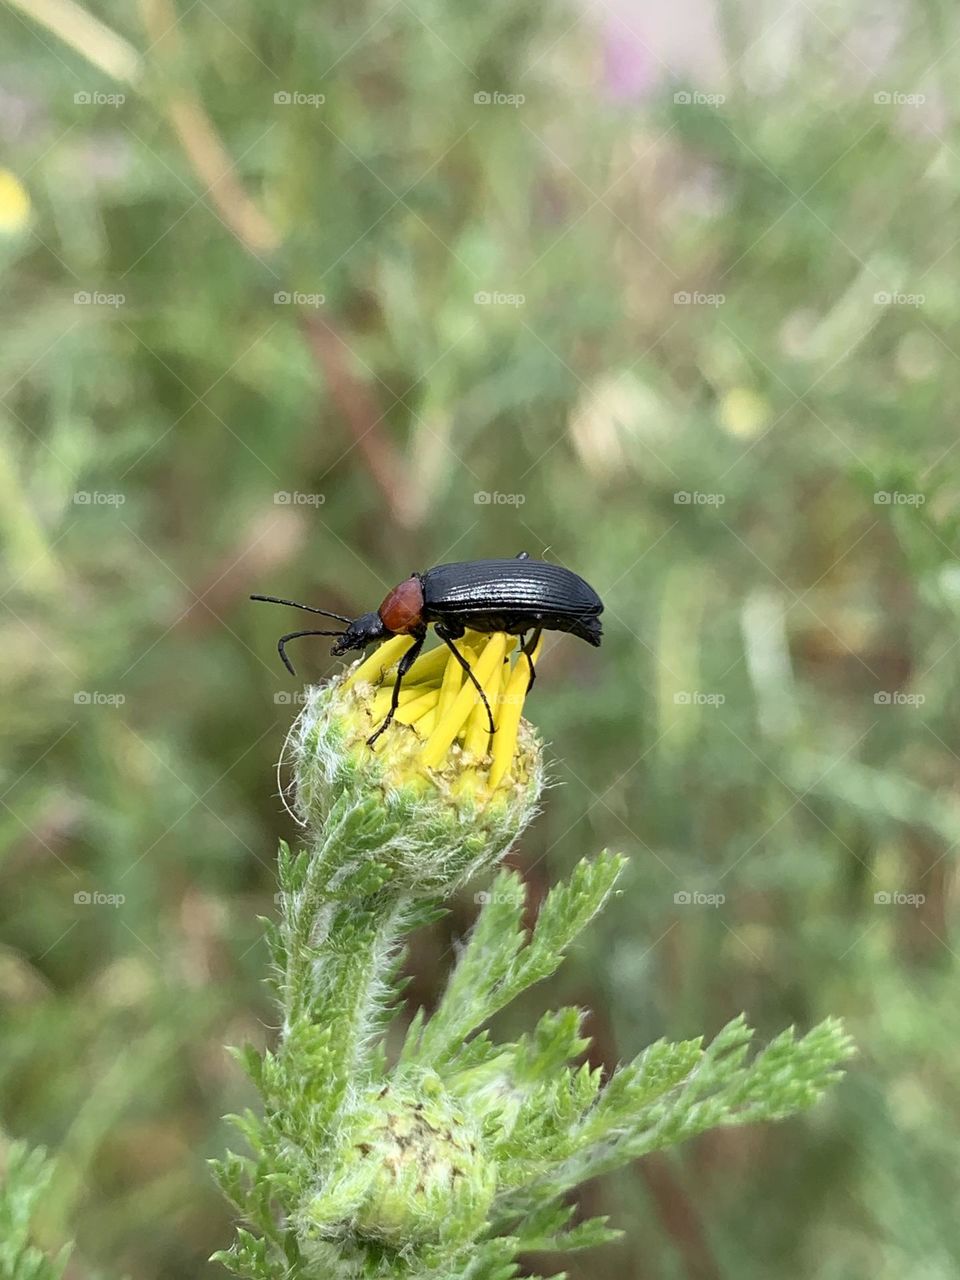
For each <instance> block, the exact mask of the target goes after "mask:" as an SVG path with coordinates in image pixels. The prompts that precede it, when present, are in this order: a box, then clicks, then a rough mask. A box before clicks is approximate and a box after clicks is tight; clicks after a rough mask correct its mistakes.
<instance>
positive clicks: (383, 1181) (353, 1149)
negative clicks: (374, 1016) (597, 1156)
mask: <svg viewBox="0 0 960 1280" xmlns="http://www.w3.org/2000/svg"><path fill="white" fill-rule="evenodd" d="M343 1141H344V1150H343V1157H344V1159H343V1165H342V1168H343V1170H344V1173H345V1174H346V1176H347V1178H348V1179H351V1178H355V1176H356V1174H357V1173H363V1174H365V1175H366V1176H365V1177H363V1179H362V1182H363V1184H364V1185H365V1191H364V1193H363V1195H362V1199H361V1200H360V1203H359V1204H358V1205H356V1206H355V1207H354V1209H353V1212H352V1213H351V1214H350V1217H349V1220H348V1221H347V1222H345V1223H342V1224H340V1226H339V1231H340V1232H342V1233H343V1234H347V1235H353V1236H355V1237H357V1238H359V1239H361V1240H372V1241H382V1242H383V1243H384V1244H387V1245H390V1244H397V1245H400V1244H403V1245H421V1244H439V1243H441V1242H442V1243H445V1244H455V1243H457V1242H458V1241H460V1240H468V1239H470V1238H471V1237H472V1236H474V1235H475V1234H476V1233H477V1231H478V1230H479V1229H480V1227H481V1226H482V1225H483V1223H484V1221H485V1220H486V1216H487V1213H488V1210H489V1208H490V1205H491V1202H492V1200H493V1195H494V1191H495V1189H496V1174H495V1166H494V1164H493V1162H492V1161H491V1160H490V1159H489V1158H488V1157H487V1155H486V1153H485V1151H484V1146H483V1138H482V1134H481V1132H480V1127H479V1125H478V1124H476V1123H475V1122H474V1121H472V1120H471V1119H470V1118H468V1117H467V1116H466V1115H465V1113H464V1111H463V1109H462V1107H461V1106H460V1104H459V1103H458V1102H456V1101H455V1100H454V1099H453V1098H451V1097H450V1096H449V1094H447V1093H446V1092H445V1091H444V1090H443V1087H442V1086H441V1085H440V1083H439V1081H438V1080H437V1079H436V1078H435V1077H432V1078H429V1077H428V1078H427V1079H426V1080H425V1081H423V1082H422V1083H421V1084H420V1085H418V1086H417V1087H409V1086H405V1085H389V1086H385V1087H384V1088H382V1089H380V1090H378V1091H376V1092H371V1094H370V1095H369V1096H368V1098H367V1099H366V1101H365V1102H364V1103H363V1104H362V1105H361V1106H360V1108H359V1109H358V1111H357V1112H356V1113H355V1114H354V1115H353V1116H352V1117H351V1120H350V1121H349V1127H348V1130H347V1132H346V1133H345V1135H344V1140H343ZM324 1200H325V1197H324V1192H323V1189H321V1191H320V1194H319V1196H318V1198H317V1200H316V1201H315V1202H314V1205H313V1206H312V1207H310V1206H308V1209H307V1213H306V1216H305V1219H304V1226H305V1230H306V1233H307V1234H308V1235H309V1234H310V1233H311V1225H315V1226H316V1227H317V1228H319V1231H320V1233H324V1234H326V1233H329V1231H330V1230H331V1224H323V1223H321V1222H316V1219H315V1216H314V1215H315V1214H317V1213H322V1212H323V1207H324ZM311 1220H313V1221H312V1223H311Z"/></svg>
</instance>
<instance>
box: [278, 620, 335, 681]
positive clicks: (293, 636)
mask: <svg viewBox="0 0 960 1280" xmlns="http://www.w3.org/2000/svg"><path fill="white" fill-rule="evenodd" d="M342 635H343V632H342V631H288V632H287V634H286V635H285V636H281V637H280V639H279V640H278V641H277V653H279V655H280V661H281V662H282V663H283V665H284V666H285V667H286V668H287V670H288V671H289V672H290V674H291V675H292V676H295V675H296V674H297V673H296V672H295V671H294V669H293V663H292V662H291V661H290V659H289V658H288V657H287V653H286V646H287V641H288V640H299V639H300V637H301V636H342Z"/></svg>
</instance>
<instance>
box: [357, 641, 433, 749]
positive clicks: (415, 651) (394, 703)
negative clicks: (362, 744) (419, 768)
mask: <svg viewBox="0 0 960 1280" xmlns="http://www.w3.org/2000/svg"><path fill="white" fill-rule="evenodd" d="M426 638H427V631H426V628H424V629H423V631H422V632H421V633H420V635H418V636H417V638H416V640H415V641H414V642H413V644H412V645H411V646H410V648H409V649H408V650H407V651H406V653H405V654H404V655H403V657H402V658H401V659H400V661H399V662H398V663H397V678H396V680H395V681H394V685H393V693H392V695H391V697H390V710H389V711H388V712H387V714H386V718H385V719H384V722H383V724H382V725H381V726H380V728H379V729H377V730H376V732H375V733H372V734H371V735H370V737H369V738H368V739H367V746H368V747H372V746H373V744H374V743H375V742H376V740H377V739H378V738H379V737H380V735H381V733H383V731H384V729H386V727H387V725H388V724H389V723H390V721H391V720H392V719H393V717H394V715H395V714H396V711H397V707H398V706H399V705H400V686H401V684H402V683H403V677H404V676H405V675H406V674H407V672H408V671H409V670H410V668H411V667H412V666H413V664H414V663H415V662H416V660H417V658H418V657H419V656H420V650H421V649H422V648H423V642H424V640H426Z"/></svg>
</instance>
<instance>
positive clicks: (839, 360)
mask: <svg viewBox="0 0 960 1280" xmlns="http://www.w3.org/2000/svg"><path fill="white" fill-rule="evenodd" d="M174 3H176V5H177V7H176V8H174V7H173V5H174ZM0 32H2V50H3V52H2V54H0V147H2V152H0V166H2V173H0V272H2V276H3V289H2V295H0V316H2V319H0V324H2V333H3V341H2V343H0V433H2V434H0V530H2V539H3V548H4V550H3V568H2V581H0V598H2V604H3V608H2V609H0V650H2V661H0V681H2V690H3V704H4V715H3V719H2V728H0V734H2V738H0V741H2V761H0V837H2V839H0V850H2V852H0V886H2V887H0V931H2V932H0V1024H2V1049H0V1121H2V1126H3V1132H4V1134H5V1135H6V1136H5V1138H4V1139H3V1141H9V1140H10V1139H12V1138H18V1137H26V1138H28V1139H29V1140H30V1141H31V1142H34V1143H44V1144H46V1145H47V1146H48V1147H49V1148H50V1149H51V1150H52V1151H53V1152H54V1153H56V1155H57V1157H58V1170H57V1175H56V1179H55V1181H54V1184H53V1187H52V1189H51V1191H50V1193H49V1194H48V1195H47V1197H46V1199H45V1203H44V1212H43V1220H42V1222H41V1224H40V1229H41V1236H42V1239H43V1241H44V1243H46V1244H47V1245H49V1246H50V1247H54V1246H56V1245H57V1244H59V1243H60V1242H61V1241H62V1240H63V1239H65V1238H68V1237H69V1236H71V1235H75V1236H76V1238H77V1249H76V1252H75V1254H74V1258H73V1260H72V1262H71V1264H70V1270H69V1272H68V1274H69V1276H70V1278H71V1280H93V1278H94V1277H98V1276H103V1277H110V1278H111V1280H115V1278H117V1277H121V1276H135V1277H137V1280H172V1278H174V1277H177V1278H178V1280H179V1278H183V1277H201V1276H203V1277H207V1276H210V1277H213V1276H215V1275H217V1274H221V1273H220V1271H219V1269H218V1268H216V1267H214V1266H212V1265H211V1264H209V1263H207V1262H206V1261H205V1260H206V1258H207V1257H208V1255H209V1254H210V1253H211V1251H212V1250H214V1249H215V1248H218V1247H222V1246H224V1245H225V1244H227V1243H228V1242H229V1239H230V1235H231V1225H230V1218H229V1213H228V1211H227V1208H226V1207H225V1205H224V1204H223V1203H222V1202H221V1200H220V1198H219V1195H218V1193H217V1191H216V1190H215V1188H214V1187H213V1185H212V1183H211V1181H210V1178H209V1176H208V1172H207V1169H206V1167H205V1163H204V1161H205V1159H206V1158H207V1157H210V1156H212V1155H214V1154H217V1153H219V1152H221V1151H222V1150H223V1148H224V1146H225V1145H226V1143H227V1141H228V1133H227V1129H226V1126H225V1125H224V1124H223V1123H222V1121H221V1119H220V1117H221V1115H222V1114H223V1113H225V1112H227V1111H233V1110H237V1109H239V1108H241V1107H242V1106H244V1105H247V1104H248V1103H250V1102H251V1101H252V1099H251V1097H250V1094H249V1091H248V1088H247V1086H246V1084H245V1082H244V1080H243V1079H242V1077H241V1075H240V1073H239V1071H238V1070H237V1068H236V1067H235V1066H234V1065H233V1064H232V1062H231V1060H230V1059H229V1058H228V1056H227V1055H226V1054H225V1052H224V1050H223V1045H224V1044H227V1043H239V1042H242V1041H243V1040H245V1039H251V1040H253V1041H254V1042H256V1043H259V1044H263V1043H266V1042H268V1041H269V1040H270V1038H271V1036H272V1035H273V1027H274V1016H275V1015H274V1012H273V1009H272V1008H271V1005H270V1002H269V999H268V996H267V993H266V989H265V987H264V984H263V981H262V979H263V976H264V972H265V965H266V953H265V948H264V946H263V944H262V942H261V926H260V924H259V923H258V920H257V916H258V914H267V915H269V914H271V913H272V912H273V911H274V904H273V894H274V872H273V857H274V849H275V846H276V840H277V837H278V836H281V835H282V836H285V837H287V838H293V836H294V831H293V829H292V826H291V824H290V822H289V820H288V818H287V817H286V815H285V814H284V812H283V810H282V807H281V804H280V801H279V798H278V789H277V783H276V779H275V777H274V764H275V762H276V760H277V757H278V755H279V753H280V749H281V745H282V742H283V739H284V736H285V733H286V731H287V728H288V726H289V724H290V721H291V719H292V716H293V715H294V714H295V712H296V707H297V702H298V697H299V693H300V686H299V685H298V684H297V682H296V681H293V680H291V679H290V678H288V676H287V675H286V673H285V672H284V671H283V669H282V668H281V667H280V665H279V662H278V661H277V660H276V655H275V652H274V643H275V639H276V637H277V635H278V634H279V633H280V632H281V631H282V630H284V629H286V626H289V627H293V626H295V625H296V624H297V617H296V615H293V616H292V617H291V616H289V615H288V614H285V613H284V612H283V611H282V610H279V609H277V610H271V609H269V608H267V607H264V606H256V605H251V604H249V603H248V602H247V595H248V593H249V592H251V591H266V592H272V593H277V594H287V595H291V596H294V597H297V598H301V599H306V600H309V601H311V602H315V603H318V604H324V605H326V606H328V607H330V608H332V609H335V610H338V611H340V612H345V613H348V614H354V613H357V612H360V611H362V610H365V609H368V608H372V607H375V606H376V604H377V603H378V602H379V600H380V599H381V598H382V596H383V595H384V594H385V592H386V590H387V588H388V587H389V586H391V585H392V584H393V583H394V582H396V581H398V580H399V579H401V578H403V577H406V576H407V575H408V574H409V573H410V571H411V570H412V569H414V568H426V567H428V566H430V565H431V564H434V563H437V562H441V561H443V560H449V559H468V558H472V557H479V556H485V555H512V554H514V553H515V552H517V551H519V550H521V549H526V550H528V551H529V552H530V553H531V554H532V555H534V556H542V557H545V558H548V559H551V560H555V561H557V562H559V563H562V564H566V565H569V566H571V567H573V568H575V569H576V570H577V571H578V572H580V573H582V574H583V575H584V576H585V577H586V578H588V579H589V580H590V581H591V582H592V583H593V584H594V585H595V586H596V587H597V589H598V590H599V591H600V593H601V595H602V596H603V597H604V599H605V601H606V605H607V610H606V614H605V618H604V621H605V629H606V639H605V644H604V647H603V649H601V650H600V651H599V652H596V651H593V650H590V649H588V648H587V647H586V646H584V645H581V644H578V643H577V642H576V641H574V640H571V639H568V638H563V637H557V636H553V637H551V638H550V640H549V643H548V646H547V651H546V653H545V656H544V658H543V661H542V666H541V673H540V680H539V682H538V684H537V688H536V691H535V694H534V695H533V697H532V699H531V701H530V703H529V704H528V714H529V715H530V717H531V718H532V719H533V720H534V721H535V722H536V723H537V724H538V725H539V726H540V728H541V730H542V732H543V734H544V736H545V738H546V740H547V742H548V744H549V747H548V751H549V758H550V761H551V771H552V775H553V778H554V780H555V782H556V783H557V784H558V785H557V786H556V787H554V788H553V789H552V790H551V791H550V792H548V793H547V796H546V803H545V806H544V810H543V813H542V815H541V816H540V817H539V819H538V820H537V822H536V823H535V825H534V827H533V828H532V829H531V831H530V832H528V834H527V835H526V837H525V838H524V840H523V842H522V845H521V847H520V848H519V849H518V850H517V851H516V853H515V855H514V860H515V862H516V865H518V866H519V867H521V868H522V869H523V870H524V872H525V874H526V876H527V878H528V880H529V883H530V892H531V901H535V900H536V898H537V896H538V895H539V894H541V893H542V892H543V891H544V888H545V887H546V886H547V885H549V884H550V883H552V882H553V881H554V880H556V879H557V878H558V877H560V876H561V875H562V874H563V873H564V871H565V870H566V869H568V868H569V867H570V866H571V865H572V863H573V862H574V861H575V860H576V859H578V858H579V857H581V856H583V855H585V854H590V853H592V852H596V851H597V850H598V849H600V848H601V847H602V846H603V845H605V844H608V845H611V846H615V847H618V848H621V849H623V850H624V851H626V852H627V853H629V854H630V855H631V858H632V861H631V869H630V872H629V875H628V877H627V880H626V882H625V891H624V893H623V894H622V895H621V896H620V897H619V898H618V899H617V900H616V902H615V904H614V905H613V906H612V907H611V908H610V909H609V910H608V911H607V913H606V915H605V916H604V917H603V919H602V921H600V922H599V923H598V924H597V925H596V926H595V927H594V930H593V932H592V933H591V934H590V936H589V938H588V940H587V941H586V942H585V943H584V944H583V945H582V946H581V947H580V948H579V949H578V950H576V951H575V953H574V954H573V956H572V957H571V959H570V961H569V962H568V964H567V965H566V966H565V968H564V969H563V971H562V972H561V975H560V976H559V977H558V979H557V980H556V981H555V982H554V983H553V984H551V987H552V989H548V988H543V989H540V990H539V991H538V992H537V993H535V997H534V998H531V1000H530V1001H529V1002H528V1004H527V1005H526V1007H525V1008H523V1009H519V1010H517V1011H515V1013H514V1014H513V1015H511V1016H512V1018H513V1019H517V1018H520V1017H523V1016H525V1015H528V1014H529V1012H530V1011H531V1009H533V1008H540V1007H543V1006H544V1005H545V1004H546V1003H547V1002H548V1001H550V1002H557V1001H568V1002H569V1001H577V1002H580V1003H582V1004H584V1005H587V1006H589V1007H591V1008H592V1009H593V1010H594V1011H595V1012H594V1014H593V1016H592V1019H591V1024H590V1027H591V1030H592V1032H593V1034H594V1036H595V1047H594V1055H595V1060H596V1061H597V1062H605V1063H608V1064H612V1063H614V1062H616V1061H617V1060H618V1059H620V1058H623V1057H626V1056H628V1055H630V1054H632V1053H634V1052H635V1051H636V1050H637V1049H638V1048H640V1047H641V1046H642V1045H643V1044H645V1043H647V1042H648V1041H650V1040H652V1039H655V1038H656V1037H658V1036H661V1035H667V1036H672V1037H686V1036H690V1035H695V1034H697V1033H699V1032H706V1033H708V1034H712V1033H713V1032H715V1031H716V1030H717V1029H718V1028H719V1027H720V1026H721V1025H722V1024H723V1023H724V1022H725V1021H726V1020H727V1019H728V1018H730V1017H731V1016H733V1015H734V1014H736V1013H737V1012H739V1011H740V1010H741V1009H745V1010H746V1011H747V1013H748V1015H749V1016H750V1018H751V1020H752V1021H753V1022H754V1023H755V1024H756V1025H757V1027H758V1028H759V1031H760V1034H761V1035H762V1036H763V1037H767V1036H769V1035H771V1034H772V1033H774V1032H776V1031H777V1030H779V1029H780V1028H781V1027H782V1026H784V1025H785V1024H787V1023H790V1022H796V1023H797V1024H799V1025H800V1026H801V1027H804V1028H805V1027H807V1026H809V1025H810V1024H812V1023H813V1022H814V1021H815V1020H817V1019H819V1018H821V1017H823V1016H824V1015H826V1014H828V1013H839V1014H842V1015H843V1016H844V1017H845V1018H847V1020H848V1021H849V1024H850V1028H851V1030H852V1031H853V1033H854V1035H855V1036H856V1039H857V1041H858V1044H859V1047H860V1055H859V1057H858V1059H857V1060H856V1061H855V1062H854V1064H853V1066H852V1069H851V1072H850V1074H849V1076H848V1078H847V1080H846V1081H845V1083H844V1084H843V1085H842V1086H841V1087H840V1088H839V1089H837V1090H835V1091H834V1092H833V1093H832V1095H831V1096H830V1097H829V1099H828V1100H827V1101H826V1102H825V1103H824V1104H822V1105H821V1106H820V1107H819V1108H818V1109H817V1110H816V1111H815V1112H813V1113H811V1114H809V1115H808V1116H807V1117H805V1118H803V1119H802V1120H797V1121H794V1122H790V1123H788V1124H785V1125H781V1126H777V1127H771V1128H768V1129H755V1130H748V1131H742V1132H741V1131H733V1132H727V1133H719V1134H716V1135H710V1136H708V1137H706V1138H704V1139H703V1140H701V1141H698V1142H695V1143H692V1144H690V1145H689V1146H687V1147H685V1148H684V1149H682V1150H681V1151H680V1152H678V1153H677V1154H676V1155H675V1156H670V1157H658V1158H653V1159H650V1160H647V1161H645V1162H643V1163H642V1164H640V1165H639V1166H637V1167H636V1168H634V1169H633V1170H631V1171H630V1173H629V1175H624V1176H620V1177H618V1178H616V1179H610V1180H605V1181H600V1182H598V1183H596V1184H591V1185H589V1186H587V1187H586V1188H584V1189H583V1192H582V1196H581V1199H582V1202H583V1205H584V1208H585V1210H587V1211H589V1212H590V1213H596V1212H608V1213H611V1214H612V1215H613V1216H614V1219H615V1221H616V1222H617V1224H619V1225H622V1226H623V1227H625V1229H626V1231H627V1236H626V1239H625V1241H624V1242H623V1243H622V1244H621V1245H619V1246H611V1247H608V1248H605V1249H603V1250H601V1251H598V1252H597V1253H595V1254H593V1255H589V1256H575V1257H571V1258H570V1259H564V1258H560V1259H557V1258H549V1259H547V1258H535V1259H530V1260H529V1267H530V1270H531V1271H534V1272H537V1273H539V1271H540V1270H543V1271H544V1273H546V1274H552V1272H553V1271H557V1270H560V1269H561V1268H563V1267H565V1268H566V1269H567V1271H568V1273H569V1275H570V1276H571V1277H572V1278H574V1280H586V1278H587V1277H590V1278H591V1280H592V1278H594V1277H596V1278H601V1280H602V1278H604V1277H613V1276H616V1277H625V1278H627V1280H674V1278H676V1280H717V1278H720V1277H722V1278H724V1280H726V1278H728V1277H729V1278H730V1280H734V1278H736V1280H767V1278H768V1277H770V1276H772V1275H777V1276H787V1277H802V1278H804V1280H806V1278H812V1280H841V1278H843V1280H846V1278H847V1277H861V1276H870V1277H876V1278H877V1280H905V1278H909V1280H913V1278H918V1280H919V1278H922V1280H939V1278H940V1277H945V1278H946V1277H951V1278H952V1277H955V1276H956V1275H957V1274H958V1271H960V1225H958V1218H957V1213H956V1152H957V1144H958V1139H960V1114H958V1098H957V1095H958V1091H960V1086H958V1077H957V1070H956V1058H957V1051H958V1044H960V1005H958V1000H957V983H958V978H960V956H958V955H957V953H956V949H955V948H956V946H957V942H956V934H957V931H956V925H955V923H954V917H955V899H956V892H957V891H956V874H955V865H956V860H955V851H956V848H957V844H958V841H960V801H958V796H957V790H958V782H960V767H958V766H960V757H958V751H960V731H958V724H957V718H956V716H957V710H958V707H960V681H958V658H960V645H958V624H960V562H958V560H957V546H958V532H960V531H958V517H957V499H958V496H960V475H958V463H960V449H957V448H956V445H957V441H958V433H957V431H958V429H957V420H958V418H957V415H958V407H960V377H958V354H957V351H958V343H960V330H958V325H960V288H958V272H957V269H958V264H960V231H958V226H960V222H958V216H957V215H958V210H960V130H958V125H957V110H956V104H955V90H954V85H955V83H956V80H957V76H958V73H960V23H958V19H957V16H956V11H955V10H954V9H951V8H948V7H946V6H942V5H938V4H937V3H932V4H928V5H922V6H907V5H905V4H896V3H889V4H887V3H879V4H876V3H874V4H870V5H866V4H860V3H857V2H856V0H854V3H850V4H846V5H838V4H835V3H819V2H817V3H811V4H799V5H795V6H792V7H791V6H790V5H780V4H769V3H760V4H757V3H754V4H746V3H744V2H742V0H729V2H727V3H723V4H718V5H716V6H714V5H713V4H711V3H710V2H709V0H699V2H696V0H676V2H675V3H674V4H672V5H671V6H669V11H668V12H665V13H662V14H661V13H659V12H657V11H655V9H654V7H653V6H647V5H640V4H639V3H628V2H627V0H618V3H614V0H610V2H609V3H608V2H607V0H600V3H589V4H588V3H587V2H586V0H584V2H583V3H582V4H581V5H580V6H576V5H562V6H556V5H552V6H546V5H544V6H538V5H535V4H531V3H528V0H487V3H485V4H483V5H470V4H467V3H464V2H463V0H457V2H454V3H449V4H440V3H436V2H435V0H427V3H424V4H413V3H412V2H409V0H391V2H387V0H369V2H368V0H354V2H353V3H350V4H346V3H340V2H339V0H332V2H331V3H329V4H325V5H318V4H308V3H305V2H303V0H289V2H288V3H287V4H285V5H283V6H280V7H278V8H277V9H275V10H272V9H270V7H269V6H265V5H257V4H254V3H252V2H251V0H235V3H233V4H231V5H229V6H226V5H216V4H215V3H207V0H195V2H194V3H190V2H189V0H139V2H138V3H136V4H131V3H120V0H98V2H97V3H96V4H95V5H90V6H88V7H87V8H86V9H80V8H75V7H73V5H72V3H71V2H70V0H58V3H56V4H55V3H53V0H15V3H13V4H8V6H7V7H5V8H2V9H0ZM285 624H286V626H285ZM305 625H306V624H305ZM295 656H297V657H299V661H300V664H301V670H302V673H303V674H304V675H305V676H306V677H307V678H314V679H315V678H321V677H323V676H324V675H326V674H329V673H330V672H332V671H333V670H334V669H335V663H334V662H333V660H331V659H330V658H329V657H328V656H327V646H326V643H325V642H322V641H313V642H309V641H308V642H303V644H302V647H301V648H299V649H298V650H297V653H296V655H295ZM78 895H79V896H78ZM84 895H86V900H85V897H84ZM121 897H122V902H121V901H118V899H119V898H121ZM475 910H476V907H475V904H474V901H473V897H472V894H470V893H468V894H466V895H464V897H463V899H462V900H461V901H459V902H457V903H456V904H454V908H453V910H452V912H451V914H450V916H449V917H448V918H447V919H445V920H444V921H442V922H441V923H439V924H437V925H436V926H434V927H433V928H432V929H431V930H429V931H427V932H425V933H424V934H423V935H420V936H419V937H418V939H417V942H416V945H415V947H414V949H413V953H412V955H411V959H410V972H411V974H412V975H413V981H412V985H411V988H410V1005H411V1007H413V1006H415V1005H416V1004H417V1003H421V1002H424V1003H427V1004H429V1003H430V1002H431V1001H432V1000H433V999H434V998H435V997H436V994H437V990H438V985H439V983H440V982H441V981H442V974H443V971H444V969H445V967H446V966H447V965H449V963H450V960H451V955H452V950H453V947H454V944H455V942H456V939H457V938H458V937H460V936H462V935H463V933H464V932H465V931H466V930H467V929H468V928H469V925H470V921H471V919H472V917H473V914H474V912H475Z"/></svg>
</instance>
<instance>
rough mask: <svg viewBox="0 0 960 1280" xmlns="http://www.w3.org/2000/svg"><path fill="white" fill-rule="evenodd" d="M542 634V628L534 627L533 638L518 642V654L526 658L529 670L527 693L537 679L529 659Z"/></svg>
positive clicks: (531, 661) (525, 638)
mask: <svg viewBox="0 0 960 1280" xmlns="http://www.w3.org/2000/svg"><path fill="white" fill-rule="evenodd" d="M542 634H543V627H535V628H534V631H533V638H532V639H531V638H529V637H527V636H524V637H523V639H522V640H521V642H520V652H521V653H522V654H523V655H524V656H525V657H526V659H527V665H528V666H529V668H530V679H529V681H528V682H527V693H529V692H530V690H531V689H532V688H533V682H534V680H536V678H537V668H536V667H535V666H534V665H533V658H531V657H530V655H531V653H533V651H534V649H535V648H536V647H537V645H538V644H539V643H540V637H541V635H542Z"/></svg>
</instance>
